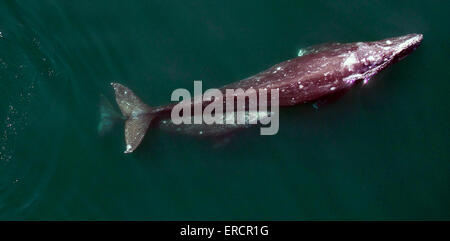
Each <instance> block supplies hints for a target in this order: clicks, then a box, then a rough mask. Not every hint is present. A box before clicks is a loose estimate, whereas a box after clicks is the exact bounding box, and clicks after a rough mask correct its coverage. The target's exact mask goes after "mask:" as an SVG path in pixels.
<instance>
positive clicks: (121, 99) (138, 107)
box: [111, 83, 154, 153]
mask: <svg viewBox="0 0 450 241" xmlns="http://www.w3.org/2000/svg"><path fill="white" fill-rule="evenodd" d="M111 85H112V86H113V88H114V92H115V94H116V101H117V104H118V105H119V108H120V111H121V112H122V114H123V115H124V116H125V117H126V119H127V120H126V122H125V142H126V149H125V153H131V152H133V151H134V150H135V149H136V148H137V147H138V146H139V144H140V143H141V142H142V139H144V136H145V133H146V132H147V129H148V127H149V125H150V123H151V121H152V119H153V118H154V116H153V115H152V114H150V111H151V110H152V108H151V107H149V106H147V105H146V104H144V102H142V100H141V99H139V97H137V96H136V95H135V94H134V93H133V91H131V90H130V89H128V88H127V87H125V86H123V85H121V84H118V83H111Z"/></svg>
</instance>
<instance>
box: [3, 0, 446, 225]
mask: <svg viewBox="0 0 450 241" xmlns="http://www.w3.org/2000/svg"><path fill="white" fill-rule="evenodd" d="M449 10H450V8H449V3H448V1H344V2H340V1H234V0H233V1H209V0H205V1H111V0H97V1H68V0H60V1H46V0H41V1H34V0H29V1H9V0H2V1H1V2H0V32H1V34H0V36H1V37H0V91H1V95H0V220H448V219H450V155H449V148H450V146H449V123H450V109H449V101H448V94H449V90H450V88H449V87H450V82H449V80H450V78H449V77H450V76H449V65H448V64H449V56H448V54H449V53H450V51H449V50H450V48H449V40H450V38H449V37H450V33H449V30H448V26H447V25H448V22H449V17H448V12H449ZM407 33H423V34H424V41H423V44H422V46H421V47H420V48H418V49H417V50H416V51H415V52H414V53H412V54H411V55H410V56H409V57H407V58H406V59H404V60H403V61H401V62H400V63H398V64H396V65H393V66H391V67H390V68H389V69H386V70H385V71H383V72H382V73H380V74H379V75H377V76H376V77H375V78H373V79H372V80H371V81H370V82H369V84H367V85H366V86H360V87H357V88H355V89H354V90H352V91H351V92H350V93H349V94H347V95H346V96H344V97H343V98H341V99H340V100H339V101H337V102H335V103H332V104H329V105H327V106H323V107H320V108H319V109H318V110H317V109H315V108H312V107H311V105H304V106H297V107H292V108H284V109H282V111H281V113H280V115H281V116H280V130H279V133H278V134H277V135H275V136H259V135H258V130H257V129H254V130H249V131H245V132H243V133H240V134H239V135H238V136H237V137H235V138H234V139H232V140H231V141H230V143H228V145H223V146H220V147H217V148H216V147H214V145H213V143H211V142H210V141H207V140H197V139H193V138H190V137H184V136H177V135H171V134H167V133H163V132H161V131H158V130H150V131H149V132H148V133H147V136H146V138H145V140H144V142H143V144H142V146H141V147H140V148H139V149H138V150H137V151H136V152H135V153H133V154H131V155H125V154H123V151H124V139H123V125H122V124H119V125H118V126H116V127H115V128H114V129H113V130H112V131H111V132H110V133H108V134H106V135H105V136H99V135H98V133H97V124H98V120H99V100H100V95H101V94H104V95H105V96H106V97H107V98H109V99H110V100H113V95H112V90H111V88H110V86H109V83H110V82H113V81H114V82H119V83H122V84H124V85H126V86H129V87H130V88H131V89H133V90H135V93H137V94H138V95H139V96H140V97H141V98H142V99H143V100H144V101H146V102H147V103H148V104H150V105H162V104H166V103H169V102H170V95H171V93H172V91H173V90H174V89H176V88H187V89H190V90H192V89H193V80H203V86H204V89H206V88H213V87H219V86H222V85H224V84H227V83H230V82H234V81H237V80H240V79H243V78H245V77H248V76H250V75H253V74H255V73H257V72H259V71H261V70H264V69H266V68H268V67H270V66H272V65H273V64H276V63H278V62H281V61H283V60H286V59H289V58H292V57H294V56H295V55H296V54H297V52H298V50H299V49H300V48H302V47H307V46H309V45H313V44H319V43H324V42H353V41H370V40H378V39H383V38H387V37H393V36H399V35H403V34H407Z"/></svg>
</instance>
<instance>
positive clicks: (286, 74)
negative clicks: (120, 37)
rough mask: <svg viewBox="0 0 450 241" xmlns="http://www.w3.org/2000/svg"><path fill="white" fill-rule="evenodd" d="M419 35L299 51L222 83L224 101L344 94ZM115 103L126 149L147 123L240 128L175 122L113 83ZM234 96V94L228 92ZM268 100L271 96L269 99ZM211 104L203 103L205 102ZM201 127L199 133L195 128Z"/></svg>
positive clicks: (286, 101) (205, 130) (219, 130)
mask: <svg viewBox="0 0 450 241" xmlns="http://www.w3.org/2000/svg"><path fill="white" fill-rule="evenodd" d="M422 39H423V36H422V34H408V35H404V36H400V37H394V38H388V39H383V40H379V41H373V42H354V43H345V44H343V43H329V44H322V45H318V46H313V47H309V48H306V49H302V50H300V52H299V56H298V57H296V58H294V59H290V60H287V61H284V62H282V63H279V64H277V65H274V66H272V67H271V68H269V69H267V70H265V71H262V72H260V73H258V74H256V75H253V76H251V77H248V78H246V79H243V80H241V81H238V82H235V83H231V84H228V85H226V86H223V87H222V88H220V89H219V90H221V92H222V93H223V94H224V99H223V101H224V102H225V101H226V98H229V97H228V96H226V94H225V89H237V88H240V89H243V90H247V89H250V88H252V89H255V91H256V92H258V91H259V90H260V89H266V90H267V91H268V93H270V90H272V89H278V90H279V104H280V106H291V105H296V104H299V103H307V102H313V101H318V100H321V99H323V98H326V97H328V96H331V95H333V94H336V93H339V92H345V91H346V90H348V89H349V88H351V87H352V86H353V85H354V84H355V83H357V82H359V81H364V83H366V82H367V81H369V80H370V78H371V77H373V76H374V75H376V74H377V73H379V72H380V71H381V70H383V69H384V68H386V67H387V66H389V65H391V64H393V63H395V62H397V61H399V60H401V59H402V58H404V57H406V56H407V55H408V54H409V53H411V52H412V51H413V50H415V49H416V48H417V47H418V46H419V45H420V43H421V42H422ZM112 86H113V88H114V91H115V95H116V101H117V103H118V105H119V107H120V109H121V111H122V114H123V115H124V116H125V117H126V118H127V121H126V124H125V141H126V150H125V153H130V152H133V151H134V150H135V149H136V148H137V147H138V145H139V144H140V142H141V141H142V139H143V137H144V135H145V132H146V131H147V129H148V127H149V125H150V123H152V126H157V127H159V128H162V129H165V130H169V131H170V130H172V131H175V130H176V131H177V132H179V133H186V134H195V133H199V134H202V135H219V134H224V133H227V132H229V131H232V130H234V129H238V128H242V127H237V126H236V127H233V126H229V125H205V124H190V125H187V124H186V125H184V124H182V125H178V126H177V127H175V126H174V124H173V123H172V122H171V120H170V111H171V110H172V108H173V106H174V105H175V104H169V105H166V106H159V107H149V106H147V105H146V104H144V103H143V102H142V101H141V100H140V99H139V98H138V97H137V96H136V95H135V94H134V93H133V92H132V91H131V90H130V89H128V88H127V87H125V86H123V85H121V84H118V83H112ZM232 97H233V98H235V95H234V96H232ZM269 100H270V98H269ZM208 103H210V102H205V103H204V106H206V105H207V104H208ZM199 130H201V131H200V132H198V131H199Z"/></svg>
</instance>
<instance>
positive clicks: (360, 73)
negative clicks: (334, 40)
mask: <svg viewBox="0 0 450 241" xmlns="http://www.w3.org/2000/svg"><path fill="white" fill-rule="evenodd" d="M422 39H423V35H422V34H408V35H403V36H400V37H394V38H387V39H383V40H379V41H373V42H358V43H356V49H355V51H354V52H352V54H350V55H349V57H347V56H346V59H345V60H344V61H343V65H346V64H349V65H354V67H352V66H349V67H350V68H351V69H355V71H354V72H353V73H351V74H352V75H351V76H349V77H348V78H349V80H350V81H351V82H353V80H354V79H355V78H362V79H364V83H366V82H367V80H369V79H370V78H371V77H372V76H374V75H375V74H377V73H378V72H380V71H381V70H383V69H384V68H386V67H387V66H389V65H391V64H393V63H395V62H397V61H399V60H401V59H403V58H404V57H406V56H407V55H408V54H410V53H411V52H412V51H414V50H415V49H416V48H417V47H418V46H419V45H420V44H421V42H422ZM345 67H348V66H345Z"/></svg>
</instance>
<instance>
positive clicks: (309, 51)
mask: <svg viewBox="0 0 450 241" xmlns="http://www.w3.org/2000/svg"><path fill="white" fill-rule="evenodd" d="M338 45H340V43H323V44H318V45H313V46H309V47H306V48H302V49H299V51H298V53H297V56H298V57H301V56H305V55H308V54H314V53H317V52H320V51H323V50H326V49H330V48H333V47H336V46H338Z"/></svg>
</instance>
